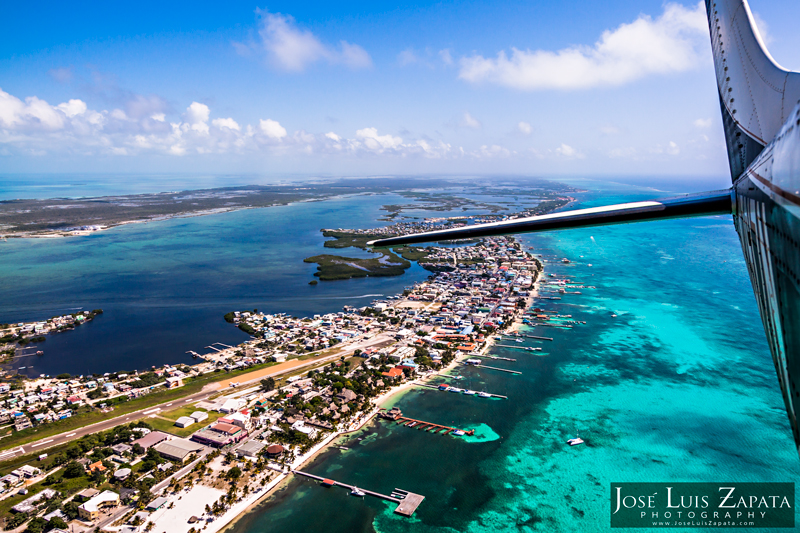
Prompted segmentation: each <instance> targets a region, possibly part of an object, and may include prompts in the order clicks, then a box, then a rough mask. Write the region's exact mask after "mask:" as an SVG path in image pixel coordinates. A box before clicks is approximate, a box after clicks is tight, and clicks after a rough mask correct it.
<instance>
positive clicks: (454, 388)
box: [448, 387, 464, 392]
mask: <svg viewBox="0 0 800 533" xmlns="http://www.w3.org/2000/svg"><path fill="white" fill-rule="evenodd" d="M448 392H464V389H459V388H458V387H450V388H449V389H448Z"/></svg>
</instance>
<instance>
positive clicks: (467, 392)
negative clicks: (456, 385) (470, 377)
mask: <svg viewBox="0 0 800 533" xmlns="http://www.w3.org/2000/svg"><path fill="white" fill-rule="evenodd" d="M463 394H466V395H467V396H473V395H474V394H475V391H474V390H469V389H467V390H465V391H464V392H463Z"/></svg>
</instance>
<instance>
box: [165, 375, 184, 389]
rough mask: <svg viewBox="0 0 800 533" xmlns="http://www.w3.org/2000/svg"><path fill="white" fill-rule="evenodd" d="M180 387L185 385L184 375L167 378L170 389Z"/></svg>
mask: <svg viewBox="0 0 800 533" xmlns="http://www.w3.org/2000/svg"><path fill="white" fill-rule="evenodd" d="M178 387H183V377H181V376H173V377H169V378H167V388H168V389H177V388H178Z"/></svg>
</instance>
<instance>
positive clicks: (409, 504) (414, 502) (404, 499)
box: [292, 470, 425, 516]
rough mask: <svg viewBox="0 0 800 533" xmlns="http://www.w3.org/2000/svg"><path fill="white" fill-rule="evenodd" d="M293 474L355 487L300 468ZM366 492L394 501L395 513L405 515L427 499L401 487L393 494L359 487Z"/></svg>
mask: <svg viewBox="0 0 800 533" xmlns="http://www.w3.org/2000/svg"><path fill="white" fill-rule="evenodd" d="M292 473H293V474H297V475H298V476H305V477H308V478H311V479H316V480H317V481H321V482H323V483H325V484H326V485H328V486H331V487H333V486H339V487H344V488H346V489H350V490H351V491H352V490H353V489H355V488H356V487H355V485H348V484H347V483H342V482H341V481H334V480H332V479H327V478H324V477H320V476H315V475H314V474H309V473H308V472H301V471H300V470H292ZM358 490H360V491H361V492H363V493H364V494H368V495H370V496H374V497H376V498H380V499H382V500H386V501H390V502H394V503H396V504H398V505H397V508H396V509H395V510H394V512H395V513H397V514H401V515H403V516H411V515H413V514H414V511H416V510H417V507H419V504H421V503H422V500H424V499H425V496H423V495H421V494H414V493H413V492H408V491H407V490H401V489H394V492H392V496H387V495H386V494H381V493H380V492H374V491H371V490H367V489H362V488H360V487H359V488H358Z"/></svg>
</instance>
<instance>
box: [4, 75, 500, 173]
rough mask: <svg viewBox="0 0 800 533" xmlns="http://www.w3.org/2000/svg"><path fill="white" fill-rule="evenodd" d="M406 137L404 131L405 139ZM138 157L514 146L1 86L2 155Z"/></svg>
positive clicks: (482, 154)
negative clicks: (52, 100) (55, 98)
mask: <svg viewBox="0 0 800 533" xmlns="http://www.w3.org/2000/svg"><path fill="white" fill-rule="evenodd" d="M404 137H406V138H404ZM58 152H62V153H82V154H86V155H110V156H137V155H140V154H166V155H171V156H176V157H183V156H189V155H197V154H213V153H216V154H223V153H224V154H246V153H269V154H280V155H292V154H295V155H296V154H304V155H305V154H312V153H314V154H323V155H324V154H338V155H341V156H346V157H401V158H405V157H420V158H426V159H442V158H461V157H473V158H487V157H508V156H509V155H513V154H514V152H512V151H509V150H507V149H505V148H503V147H499V146H497V145H486V146H483V147H481V149H480V150H475V151H473V152H466V151H465V150H464V149H463V148H461V147H456V148H454V147H453V146H451V145H450V144H448V143H446V142H444V141H441V140H433V139H430V138H427V137H424V136H423V137H421V138H420V137H417V138H413V137H412V135H411V133H410V132H404V133H402V134H401V135H397V134H392V133H387V132H381V131H379V130H378V128H375V127H372V126H366V127H363V128H360V129H357V130H356V131H355V132H354V133H353V134H352V135H351V136H346V135H341V134H339V133H335V132H333V131H329V132H327V133H323V134H314V133H311V132H307V131H304V130H298V131H295V132H293V133H289V132H288V131H287V129H286V128H285V127H284V126H283V125H281V124H280V123H279V122H278V121H276V120H274V119H256V120H255V123H254V124H241V123H240V122H237V121H236V120H234V119H233V118H230V117H227V118H226V117H215V116H214V113H213V110H212V109H211V108H210V107H209V106H208V105H206V104H204V103H201V102H191V103H190V104H189V105H188V106H187V107H186V108H185V109H184V110H183V111H182V112H180V113H169V114H167V113H152V114H151V115H149V116H142V117H138V118H137V117H135V116H132V114H130V113H127V112H126V111H125V110H123V109H119V108H117V109H111V110H94V109H91V108H90V106H89V105H87V103H86V102H84V101H83V100H78V99H71V100H67V101H66V102H63V103H59V104H56V105H51V104H49V103H48V102H46V101H44V100H41V99H39V98H36V97H34V96H31V97H28V98H25V99H24V100H22V99H20V98H17V97H15V96H13V95H11V94H9V93H6V92H4V91H2V90H1V89H0V154H2V155H4V156H9V155H25V156H31V155H46V154H51V153H58Z"/></svg>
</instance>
